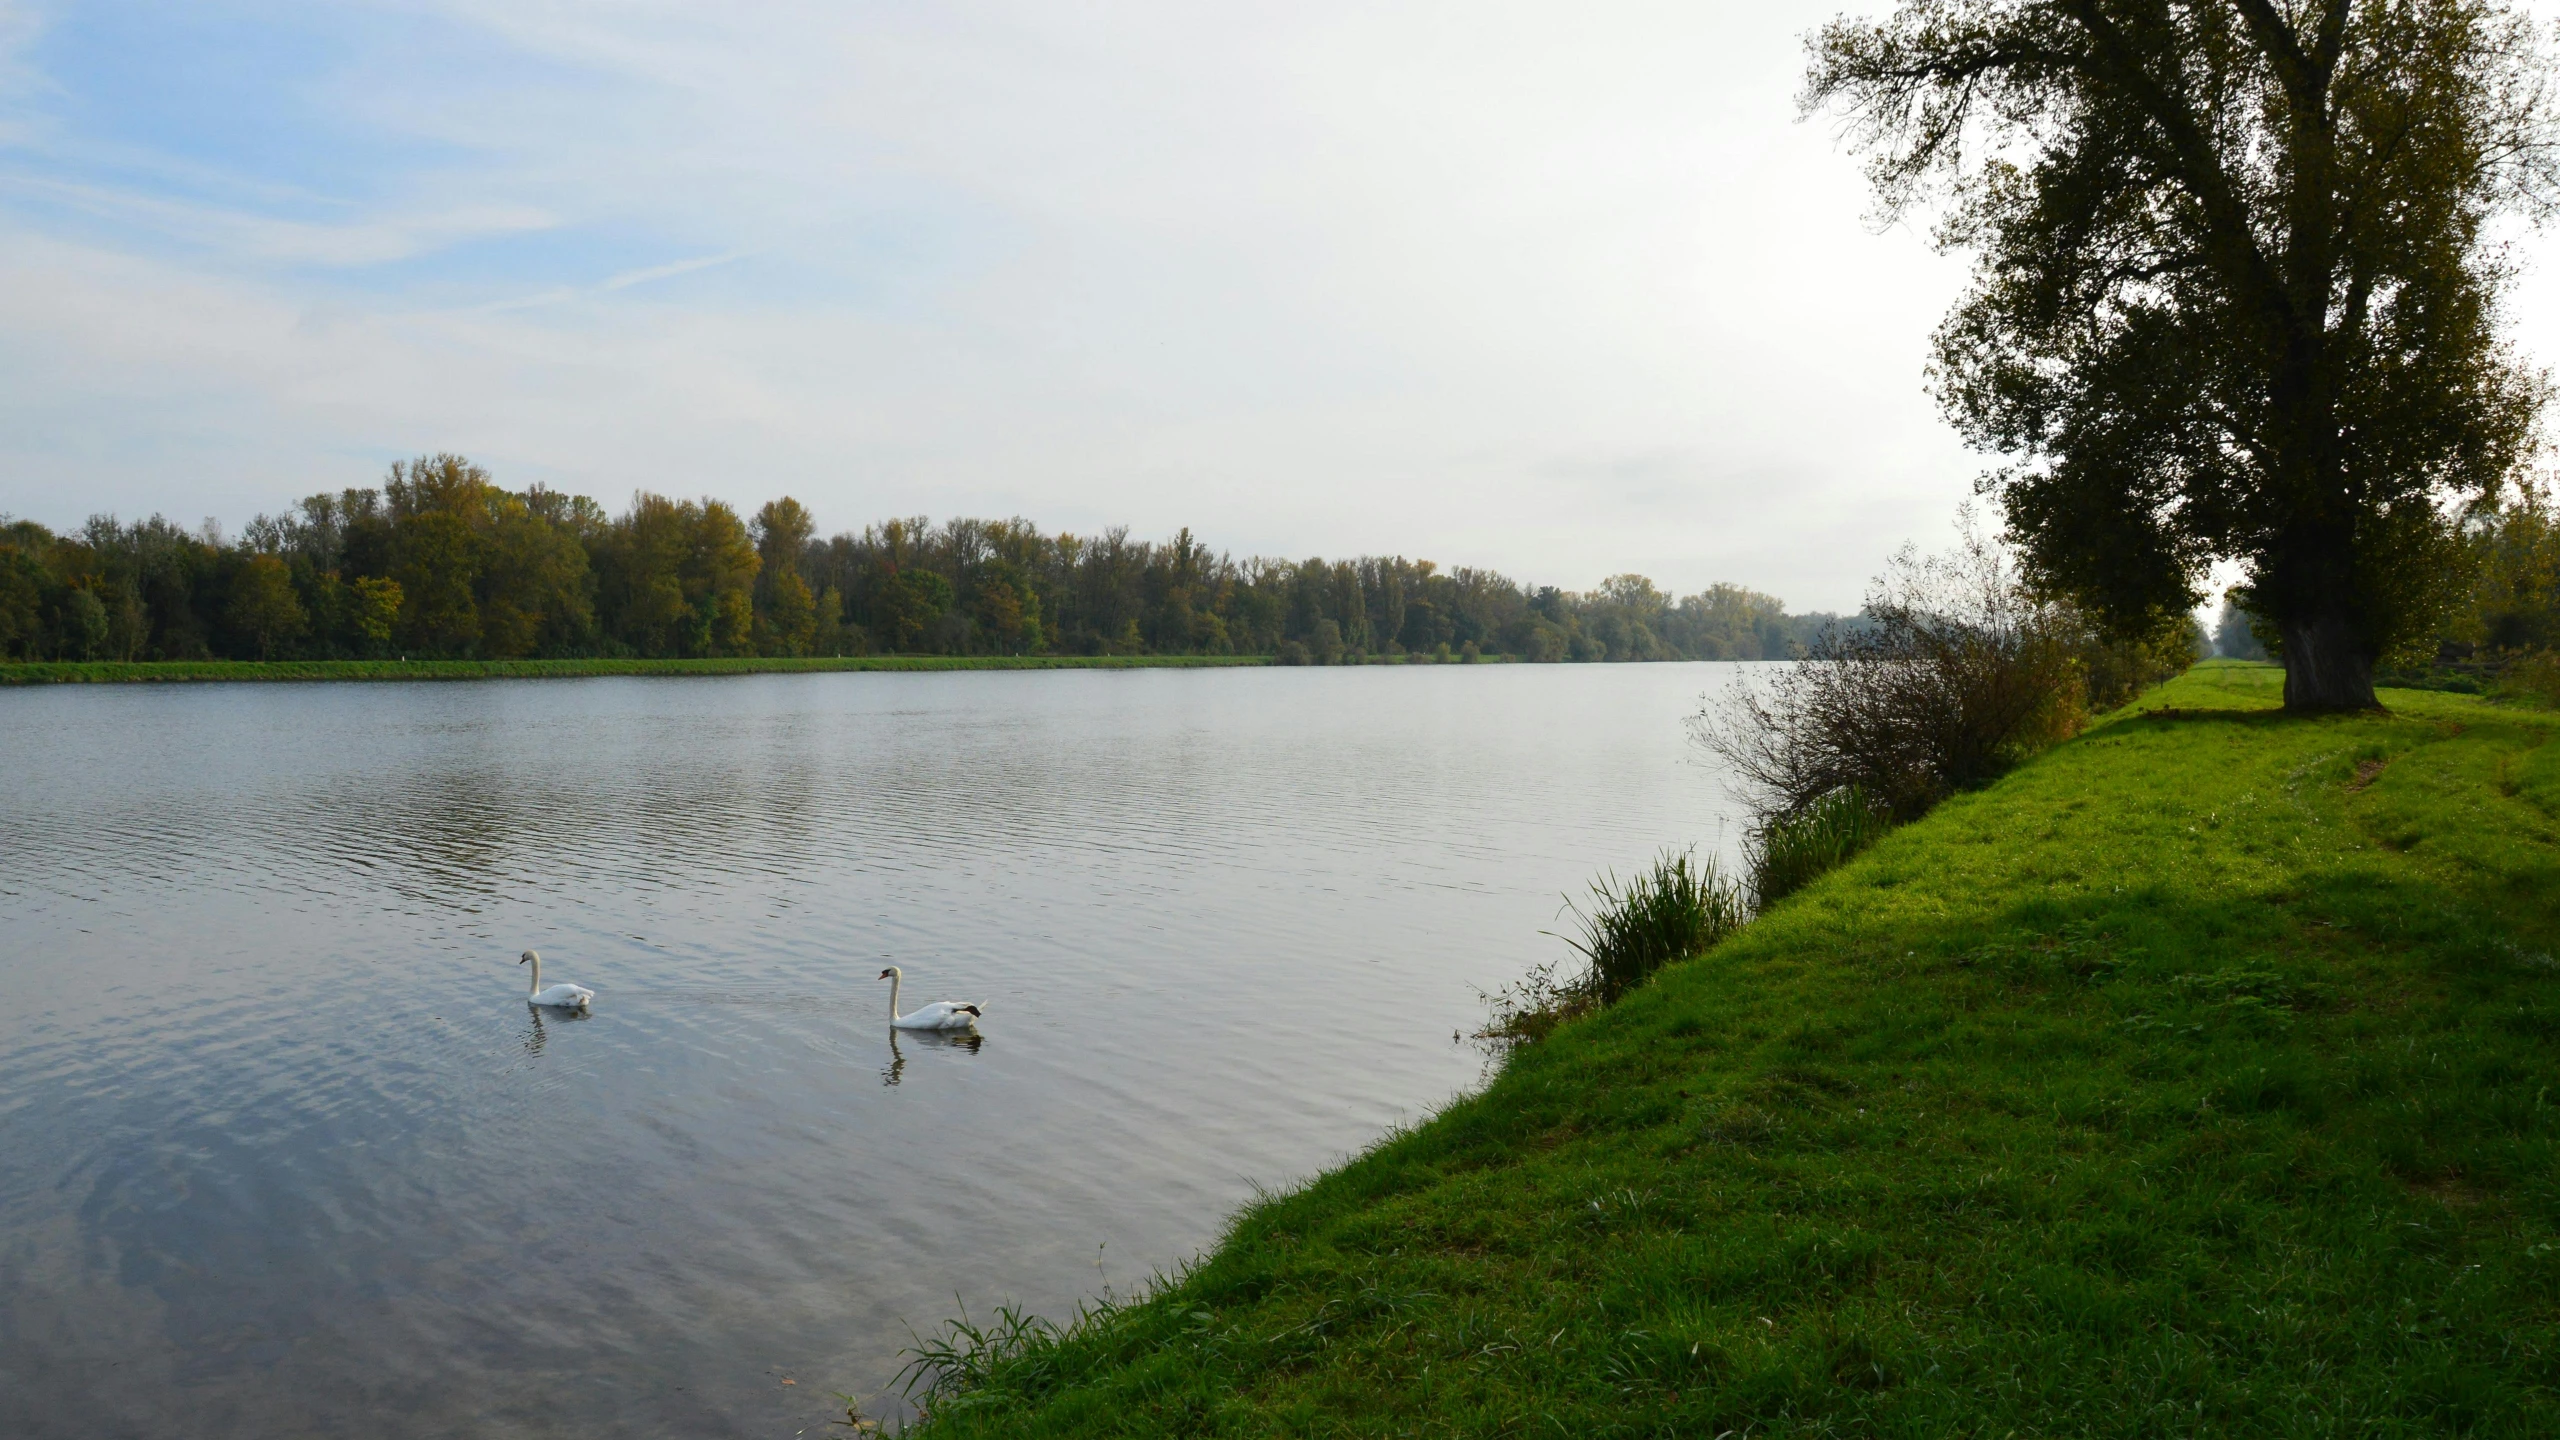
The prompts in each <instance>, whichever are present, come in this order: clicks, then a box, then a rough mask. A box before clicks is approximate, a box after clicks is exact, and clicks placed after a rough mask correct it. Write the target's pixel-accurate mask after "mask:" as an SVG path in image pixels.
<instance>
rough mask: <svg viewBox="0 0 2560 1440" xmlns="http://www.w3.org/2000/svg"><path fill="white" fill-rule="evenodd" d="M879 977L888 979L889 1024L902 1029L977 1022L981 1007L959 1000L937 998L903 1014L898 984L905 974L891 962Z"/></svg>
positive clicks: (959, 1027)
mask: <svg viewBox="0 0 2560 1440" xmlns="http://www.w3.org/2000/svg"><path fill="white" fill-rule="evenodd" d="M880 978H881V979H883V980H886V981H888V982H889V1023H890V1024H891V1025H893V1026H895V1027H896V1028H898V1029H900V1030H966V1029H968V1028H969V1027H970V1026H972V1025H975V1024H977V1023H978V1007H977V1006H976V1005H975V1004H971V1003H967V1002H963V1001H959V1000H936V1001H934V1002H933V1003H932V1004H930V1005H919V1006H917V1007H916V1008H915V1009H913V1010H911V1011H909V1012H908V1013H906V1014H904V1015H901V1014H899V1013H898V987H899V985H900V984H902V983H904V981H905V980H906V976H904V975H903V974H901V973H899V970H898V967H897V966H895V965H892V966H890V967H889V968H888V969H886V970H883V971H881V972H880Z"/></svg>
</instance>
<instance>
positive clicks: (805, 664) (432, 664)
mask: <svg viewBox="0 0 2560 1440" xmlns="http://www.w3.org/2000/svg"><path fill="white" fill-rule="evenodd" d="M1270 663H1271V659H1270V657H1269V656H1264V655H854V656H841V657H838V656H819V657H811V658H797V659H795V658H788V657H782V656H766V657H740V658H734V659H719V660H139V661H125V660H43V661H34V662H14V663H0V685H128V684H167V683H173V682H184V681H219V680H256V681H266V680H305V681H308V680H545V679H570V678H576V677H580V676H592V675H768V674H791V675H797V674H806V673H810V672H815V671H837V670H1135V669H1196V668H1199V667H1203V666H1223V665H1268V664H1270Z"/></svg>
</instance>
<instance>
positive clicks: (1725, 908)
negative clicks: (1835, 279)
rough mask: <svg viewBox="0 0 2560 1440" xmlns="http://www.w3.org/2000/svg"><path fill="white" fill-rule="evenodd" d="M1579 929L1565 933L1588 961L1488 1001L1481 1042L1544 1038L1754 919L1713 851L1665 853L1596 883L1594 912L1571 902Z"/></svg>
mask: <svg viewBox="0 0 2560 1440" xmlns="http://www.w3.org/2000/svg"><path fill="white" fill-rule="evenodd" d="M1565 909H1566V910H1567V911H1569V912H1571V913H1572V915H1573V917H1574V919H1575V921H1576V923H1577V925H1578V927H1579V929H1580V931H1581V933H1580V934H1579V935H1565V936H1560V937H1558V938H1560V939H1562V940H1563V941H1564V942H1565V943H1566V944H1567V945H1570V946H1572V947H1573V949H1574V952H1575V953H1576V954H1578V955H1580V956H1581V957H1582V962H1583V963H1582V968H1581V969H1580V970H1579V971H1571V970H1568V969H1567V968H1566V965H1565V963H1564V962H1552V963H1549V964H1546V965H1541V966H1538V967H1536V968H1535V969H1532V970H1531V971H1530V972H1529V973H1528V975H1526V976H1525V977H1523V978H1522V979H1520V980H1517V981H1515V982H1513V983H1512V984H1511V985H1510V986H1508V987H1507V988H1505V989H1503V990H1502V991H1500V992H1498V993H1496V994H1493V995H1489V996H1487V997H1486V999H1487V1000H1488V1002H1490V1004H1491V1006H1492V1010H1493V1015H1492V1019H1491V1021H1490V1022H1489V1023H1488V1024H1487V1025H1486V1027H1485V1028H1484V1030H1482V1031H1480V1032H1478V1033H1479V1038H1482V1039H1487V1040H1493V1041H1497V1042H1500V1043H1503V1044H1521V1043H1527V1042H1534V1041H1537V1040H1541V1039H1544V1038H1545V1037H1546V1036H1547V1035H1548V1034H1549V1033H1550V1032H1552V1031H1553V1030H1554V1029H1555V1028H1556V1027H1557V1026H1558V1025H1561V1024H1563V1023H1564V1022H1565V1021H1567V1020H1570V1019H1572V1018H1573V1017H1575V1016H1577V1015H1582V1014H1586V1013H1588V1012H1590V1011H1593V1010H1597V1009H1599V1008H1601V1007H1602V1006H1604V1005H1608V1004H1610V1003H1612V1002H1613V1001H1615V1000H1617V999H1618V998H1619V997H1620V996H1623V995H1625V994H1626V993H1627V992H1628V991H1630V990H1633V989H1635V988H1636V987H1637V986H1639V985H1642V984H1643V983H1645V982H1646V981H1647V980H1650V979H1652V978H1653V975H1654V973H1655V972H1656V971H1658V970H1660V969H1661V968H1662V967H1663V966H1665V965H1668V964H1670V963H1671V962H1673V961H1675V960H1686V959H1689V958H1691V957H1693V956H1697V955H1703V954H1705V953H1706V952H1707V951H1708V950H1709V949H1710V948H1712V947H1713V946H1714V945H1715V944H1716V942H1718V941H1720V940H1722V939H1724V938H1725V937H1726V936H1727V935H1730V934H1732V933H1733V932H1734V931H1736V930H1739V929H1741V928H1742V927H1743V926H1744V925H1745V924H1747V923H1749V921H1750V919H1751V903H1750V900H1749V897H1748V895H1747V894H1746V893H1745V887H1744V886H1743V885H1742V884H1741V882H1739V881H1737V880H1735V879H1733V878H1732V877H1729V876H1727V875H1726V874H1724V872H1723V869H1722V867H1720V866H1718V865H1717V864H1716V862H1715V860H1714V858H1713V857H1709V858H1707V859H1704V860H1701V859H1699V858H1698V855H1697V853H1696V852H1695V851H1692V850H1679V851H1665V852H1663V854H1662V855H1661V856H1660V857H1658V858H1657V859H1655V861H1654V862H1653V863H1652V864H1651V865H1649V866H1647V867H1645V868H1644V869H1643V870H1640V871H1638V872H1636V874H1635V875H1634V876H1632V877H1630V878H1629V879H1627V880H1624V881H1621V880H1620V879H1619V878H1618V876H1617V874H1616V872H1614V871H1612V872H1610V873H1608V874H1606V875H1603V876H1601V877H1600V878H1599V879H1598V880H1596V881H1593V882H1592V885H1591V896H1590V900H1589V902H1588V908H1585V906H1584V905H1583V904H1580V903H1576V902H1575V901H1573V900H1572V899H1570V898H1568V899H1567V900H1566V901H1565Z"/></svg>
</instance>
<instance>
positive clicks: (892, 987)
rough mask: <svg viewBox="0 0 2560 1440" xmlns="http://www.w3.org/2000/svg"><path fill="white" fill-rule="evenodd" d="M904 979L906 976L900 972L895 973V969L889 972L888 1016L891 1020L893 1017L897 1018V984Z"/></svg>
mask: <svg viewBox="0 0 2560 1440" xmlns="http://www.w3.org/2000/svg"><path fill="white" fill-rule="evenodd" d="M905 979H906V977H905V976H903V975H900V974H898V973H896V972H895V971H892V972H890V975H889V1018H890V1019H892V1020H895V1019H897V1018H898V986H899V984H900V983H901V982H903V981H904V980H905Z"/></svg>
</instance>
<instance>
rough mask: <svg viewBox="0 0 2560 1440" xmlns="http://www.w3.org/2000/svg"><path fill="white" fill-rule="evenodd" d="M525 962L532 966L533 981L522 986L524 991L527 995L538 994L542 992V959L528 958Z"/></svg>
mask: <svg viewBox="0 0 2560 1440" xmlns="http://www.w3.org/2000/svg"><path fill="white" fill-rule="evenodd" d="M525 963H526V964H527V965H530V966H532V967H533V983H532V984H530V985H527V986H526V987H524V993H526V994H527V995H539V994H541V993H542V961H541V960H539V959H533V960H528V961H526V962H525Z"/></svg>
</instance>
